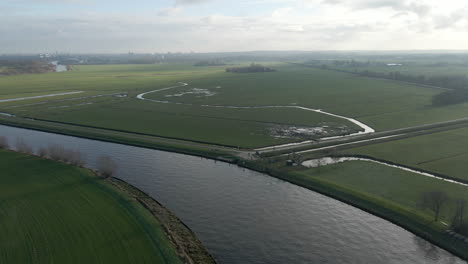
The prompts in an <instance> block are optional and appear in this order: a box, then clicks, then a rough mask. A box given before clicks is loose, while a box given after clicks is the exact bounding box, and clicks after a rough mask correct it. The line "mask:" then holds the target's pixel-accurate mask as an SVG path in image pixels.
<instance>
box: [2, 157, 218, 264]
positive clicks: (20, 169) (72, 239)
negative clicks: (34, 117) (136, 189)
mask: <svg viewBox="0 0 468 264" xmlns="http://www.w3.org/2000/svg"><path fill="white" fill-rule="evenodd" d="M0 169H1V171H2V174H1V176H0V182H1V184H0V219H2V225H0V232H1V233H2V236H1V238H0V252H1V253H0V262H1V263H183V262H184V261H183V260H182V259H183V258H181V255H183V254H181V253H180V252H179V251H178V250H176V246H175V245H174V243H173V240H171V239H169V237H168V234H167V229H166V228H165V224H164V222H163V221H161V220H162V219H160V218H158V219H157V218H155V217H154V215H152V214H151V213H150V211H148V210H147V209H145V208H144V206H142V204H141V203H139V202H138V200H136V199H134V198H133V197H131V196H129V195H127V194H126V192H124V191H123V190H124V189H120V188H116V187H115V186H113V185H111V184H110V183H109V182H108V181H104V180H101V179H99V178H97V177H96V176H95V175H94V174H93V173H92V172H91V171H90V170H87V169H83V168H77V167H72V166H70V165H67V164H63V163H59V162H55V161H51V160H44V159H41V158H38V157H34V156H29V155H25V154H19V153H15V152H11V151H5V150H0ZM187 239H189V240H190V239H192V238H191V237H187ZM194 241H196V239H195V240H194ZM177 247H179V245H178V246H177ZM202 263H212V262H202Z"/></svg>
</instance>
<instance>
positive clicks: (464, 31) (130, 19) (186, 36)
mask: <svg viewBox="0 0 468 264" xmlns="http://www.w3.org/2000/svg"><path fill="white" fill-rule="evenodd" d="M467 48H468V1H463V0H443V1H441V0H236V1H232V0H134V1H129V0H0V54H5V53H42V52H56V51H57V52H66V53H126V52H129V51H132V52H137V53H143V52H145V53H146V52H151V53H153V52H155V53H160V52H224V51H228V52H231V51H252V50H304V51H314V50H430V49H437V50H466V49H467Z"/></svg>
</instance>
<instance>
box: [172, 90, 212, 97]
mask: <svg viewBox="0 0 468 264" xmlns="http://www.w3.org/2000/svg"><path fill="white" fill-rule="evenodd" d="M216 94H217V93H216V92H212V91H210V90H208V89H201V88H191V89H188V90H184V91H181V92H179V93H176V94H166V95H165V97H182V96H185V95H194V96H195V97H197V98H200V97H209V96H213V95H216Z"/></svg>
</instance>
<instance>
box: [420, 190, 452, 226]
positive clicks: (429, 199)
mask: <svg viewBox="0 0 468 264" xmlns="http://www.w3.org/2000/svg"><path fill="white" fill-rule="evenodd" d="M448 200H449V198H448V196H447V194H446V193H444V192H441V191H429V192H424V193H423V194H422V207H423V208H425V209H429V210H431V211H432V212H433V213H434V221H436V222H437V221H439V216H440V212H441V210H442V208H443V206H444V205H445V203H446V202H447V201H448Z"/></svg>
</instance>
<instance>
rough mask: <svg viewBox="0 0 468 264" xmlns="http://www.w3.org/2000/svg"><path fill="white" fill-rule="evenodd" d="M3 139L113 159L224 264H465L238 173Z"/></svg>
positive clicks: (176, 160)
mask: <svg viewBox="0 0 468 264" xmlns="http://www.w3.org/2000/svg"><path fill="white" fill-rule="evenodd" d="M0 135H2V136H6V137H7V138H8V139H9V141H10V144H12V145H14V144H15V141H16V139H17V138H22V139H23V140H24V141H25V142H27V143H28V144H30V145H31V146H33V147H34V148H35V149H37V148H38V147H40V146H47V145H48V144H50V143H54V144H61V145H63V146H65V147H66V148H69V149H74V150H78V151H81V152H82V153H83V154H85V155H86V160H87V166H89V167H91V168H93V167H94V166H95V160H96V159H97V157H98V156H100V155H109V156H111V157H112V158H113V159H114V160H116V161H117V162H118V164H119V168H118V171H117V175H116V176H117V177H118V178H121V179H123V180H125V181H127V182H129V183H130V184H133V185H134V186H136V187H138V188H140V189H141V190H143V191H145V192H147V193H148V194H150V195H151V196H152V197H154V198H155V199H156V200H158V201H160V202H161V203H162V204H164V205H165V206H167V207H168V208H169V209H170V210H171V211H172V212H174V213H175V214H176V215H177V216H178V217H179V218H180V219H181V220H182V221H183V222H184V223H185V224H187V225H188V226H189V227H190V228H191V229H192V230H193V231H194V232H195V234H196V235H197V236H198V237H199V238H200V240H201V241H202V242H203V243H204V244H205V246H206V247H207V248H208V250H209V251H210V253H211V254H213V255H214V256H215V258H216V259H217V261H218V263H221V264H231V263H232V264H233V263H242V264H250V263H251V264H256V263H259V264H260V263H272V264H275V263H278V264H279V263H282V264H283V263H294V264H299V263H395V264H397V263H398V264H401V263H411V264H414V263H421V264H423V263H424V264H427V263H457V264H458V263H466V262H464V261H462V260H460V259H459V258H457V257H455V256H453V255H451V254H450V253H448V252H447V251H445V250H442V249H440V248H438V247H436V246H434V245H432V244H430V243H428V242H426V241H425V240H422V239H420V238H418V237H417V236H415V235H413V234H412V233H410V232H408V231H406V230H404V229H402V228H400V227H398V226H396V225H394V224H392V223H390V222H388V221H386V220H383V219H381V218H378V217H375V216H373V215H371V214H368V213H366V212H364V211H361V210H359V209H357V208H354V207H352V206H349V205H347V204H344V203H342V202H339V201H336V200H333V199H331V198H328V197H326V196H323V195H320V194H317V193H315V192H312V191H310V190H307V189H304V188H302V187H298V186H296V185H293V184H290V183H287V182H284V181H281V180H278V179H275V178H272V177H270V176H267V175H263V174H261V173H257V172H254V171H250V170H246V169H243V168H240V167H237V166H234V165H229V164H226V163H222V162H215V161H212V160H208V159H202V158H198V157H193V156H187V155H182V154H176V153H169V152H163V151H157V150H150V149H144V148H138V147H132V146H125V145H119V144H113V143H107V142H100V141H93V140H87V139H81V138H75V137H69V136H63V135H56V134H50V133H44V132H39V131H33V130H25V129H18V128H12V127H7V126H0Z"/></svg>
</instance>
